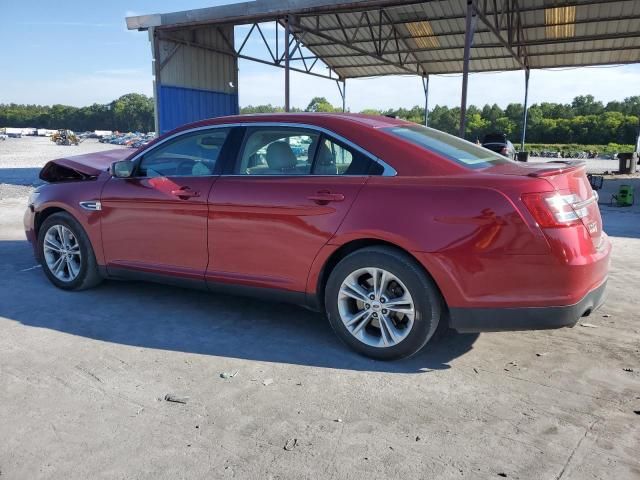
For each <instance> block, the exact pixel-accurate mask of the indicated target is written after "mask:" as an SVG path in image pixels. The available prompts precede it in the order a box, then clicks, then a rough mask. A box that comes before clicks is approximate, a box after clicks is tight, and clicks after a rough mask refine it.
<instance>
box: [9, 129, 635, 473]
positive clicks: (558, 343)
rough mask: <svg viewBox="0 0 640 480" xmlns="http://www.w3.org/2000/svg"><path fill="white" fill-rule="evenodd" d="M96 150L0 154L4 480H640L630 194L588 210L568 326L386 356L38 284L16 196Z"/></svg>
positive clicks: (210, 303)
mask: <svg viewBox="0 0 640 480" xmlns="http://www.w3.org/2000/svg"><path fill="white" fill-rule="evenodd" d="M94 147H95V148H96V149H97V148H104V146H102V145H100V144H97V143H95V142H91V143H88V142H87V143H83V144H82V145H81V146H80V147H56V146H54V145H53V144H51V142H48V143H47V141H40V140H38V139H20V140H13V139H12V140H8V141H6V142H3V143H0V405H1V408H0V438H1V439H2V441H0V477H1V478H3V479H4V478H8V479H37V478H51V479H59V478H66V479H72V478H78V479H84V478H96V477H102V478H150V479H151V478H152V479H158V478H167V479H173V478H254V479H269V478H271V479H303V478H308V479H324V478H335V479H343V478H349V479H360V478H362V479H375V478H406V479H409V478H411V479H413V478H438V479H460V478H472V479H476V478H477V479H490V478H496V479H499V478H511V479H527V480H529V479H556V480H557V479H576V480H578V479H580V480H582V479H586V478H589V479H620V480H621V479H638V478H640V460H639V459H638V451H639V450H640V316H639V315H638V310H637V306H638V295H639V293H638V292H640V202H639V203H637V204H636V205H635V206H634V207H631V208H627V209H622V208H615V207H608V206H604V205H603V206H602V210H603V215H604V220H605V229H606V230H607V231H608V232H609V234H610V235H611V236H612V241H613V244H614V253H613V265H612V271H611V278H610V283H609V289H608V292H609V297H608V301H607V303H606V304H605V305H604V307H603V308H602V309H601V310H600V311H598V312H597V313H594V314H593V315H592V316H591V317H589V318H585V319H583V321H582V324H579V325H578V326H576V327H575V328H572V329H560V330H551V331H540V332H517V333H491V334H482V335H469V334H467V335H461V334H456V333H453V332H451V333H448V334H446V335H445V336H444V338H442V339H441V340H440V341H439V342H438V343H436V344H433V345H431V346H429V347H428V348H426V349H425V350H424V351H423V352H421V353H420V354H419V355H417V356H416V357H414V358H412V359H409V360H406V361H401V362H393V363H384V362H376V361H372V360H368V359H365V358H362V357H359V356H357V355H355V354H354V353H352V352H351V351H349V350H347V349H346V348H345V347H344V346H343V345H342V344H341V343H340V342H339V341H338V340H337V338H336V337H335V336H334V335H333V333H332V332H331V329H330V327H329V325H328V324H327V322H326V321H325V320H324V319H323V318H322V317H321V316H319V315H317V314H314V313H311V312H308V311H306V310H303V309H301V308H298V307H295V306H290V305H282V304H270V303H266V302H263V301H257V300H247V299H242V298H235V297H229V296H225V295H214V294H207V293H203V292H196V291H187V290H180V289H177V288H174V287H164V286H159V285H150V284H141V283H118V282H107V283H105V284H103V285H102V286H101V287H100V288H97V289H95V290H91V291H86V292H80V293H69V292H62V291H60V290H57V289H55V288H54V287H53V286H52V285H51V284H50V283H49V282H48V281H47V280H46V279H45V277H44V275H43V273H42V271H41V270H40V269H39V268H38V267H37V266H35V262H34V260H33V255H32V252H31V250H30V247H29V246H28V244H27V242H26V241H25V239H24V234H23V231H22V224H21V220H22V214H23V212H24V208H25V205H26V198H27V195H28V193H29V190H30V188H29V187H28V186H27V187H25V186H24V185H30V184H31V183H32V182H34V181H35V178H36V176H37V169H38V168H39V167H41V166H42V164H43V163H44V162H45V161H46V160H47V159H50V158H54V157H57V156H62V155H69V154H71V153H81V152H86V151H89V150H91V149H92V148H94ZM106 148H112V146H108V147H106ZM25 169H28V170H29V171H25ZM16 170H18V171H16ZM623 181H625V182H626V181H630V182H634V183H635V186H636V191H638V190H640V184H639V181H638V180H637V179H626V180H623ZM616 182H618V183H619V182H620V180H615V181H614V180H607V182H606V184H605V190H603V191H602V192H601V202H604V203H606V202H608V199H609V198H610V195H611V193H612V192H613V191H615V190H617V183H616ZM223 373H225V374H230V375H223V376H226V377H229V378H222V377H221V374H223ZM232 375H233V376H232ZM167 394H173V395H174V396H175V397H178V399H179V400H183V401H184V402H186V403H175V402H170V401H167V400H165V396H166V395H167ZM634 412H635V413H634Z"/></svg>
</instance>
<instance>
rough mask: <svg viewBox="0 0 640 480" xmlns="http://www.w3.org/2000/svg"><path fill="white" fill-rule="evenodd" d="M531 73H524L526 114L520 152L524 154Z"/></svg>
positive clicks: (523, 116) (523, 121)
mask: <svg viewBox="0 0 640 480" xmlns="http://www.w3.org/2000/svg"><path fill="white" fill-rule="evenodd" d="M529 73H530V70H529V69H528V68H527V69H526V70H525V71H524V112H523V113H522V141H521V142H520V151H521V152H524V142H525V139H526V137H527V113H528V110H529Z"/></svg>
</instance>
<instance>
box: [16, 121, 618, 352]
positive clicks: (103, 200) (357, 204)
mask: <svg viewBox="0 0 640 480" xmlns="http://www.w3.org/2000/svg"><path fill="white" fill-rule="evenodd" d="M40 177H41V178H42V179H43V180H45V181H46V182H47V183H46V184H45V185H43V186H41V187H40V188H38V189H37V190H36V191H35V193H34V194H33V195H32V198H31V199H30V202H29V208H28V210H27V212H26V215H25V228H26V233H27V238H28V239H29V240H30V242H31V243H32V244H33V247H34V250H35V254H36V256H37V258H38V259H39V260H40V261H41V263H42V265H43V267H44V268H43V269H44V272H45V274H46V275H47V277H48V278H49V279H50V280H51V282H52V283H53V284H54V285H56V286H57V287H60V288H62V289H67V290H81V289H85V288H89V287H94V286H96V285H98V284H99V283H100V282H101V281H102V280H103V279H105V278H113V279H146V280H151V281H158V282H163V283H171V284H179V285H190V286H196V287H201V288H206V289H210V290H212V291H218V292H224V293H233V294H235V293H238V294H242V293H245V294H252V295H263V296H265V297H267V298H270V299H275V300H286V301H291V302H295V303H299V304H303V305H305V306H308V307H311V308H315V309H318V310H321V311H324V312H325V313H326V315H327V317H328V319H329V322H330V323H331V326H332V327H333V329H334V330H335V332H336V333H337V334H338V336H339V337H340V338H341V339H342V340H343V341H344V342H345V343H347V344H348V345H349V346H351V347H352V348H353V349H355V350H356V351H358V352H360V353H362V354H365V355H368V356H371V357H375V358H380V359H393V358H400V357H406V356H409V355H412V354H414V353H416V352H417V351H418V350H420V349H421V348H422V347H423V346H424V345H425V344H426V343H427V342H428V341H429V339H430V338H431V337H432V336H433V334H434V332H435V331H436V328H437V327H438V324H439V323H441V322H448V325H449V326H450V327H452V328H455V329H457V330H459V331H496V330H523V329H541V328H554V327H561V326H571V325H574V324H575V323H576V322H577V320H578V319H579V318H580V317H581V316H584V315H588V314H589V313H591V312H592V311H593V310H594V309H596V308H598V307H599V306H600V304H601V303H602V302H603V299H604V290H605V285H606V281H607V272H608V269H609V254H610V250H611V245H610V242H609V241H608V238H607V236H606V234H605V233H604V232H603V231H602V220H601V217H600V211H599V209H598V203H597V195H596V194H595V193H594V192H593V191H592V189H591V187H590V186H589V182H588V180H587V178H586V175H585V166H584V164H583V163H580V162H563V163H546V164H526V163H516V162H513V161H511V160H509V159H506V158H505V157H503V156H500V155H497V154H495V153H493V152H491V151H489V150H487V149H484V148H481V147H478V146H476V145H474V144H472V143H469V142H466V141H464V140H461V139H459V138H456V137H453V136H451V135H447V134H445V133H442V132H439V131H437V130H433V129H429V128H425V127H422V126H419V125H415V124H412V123H409V122H405V121H401V120H395V119H389V118H385V117H370V116H362V115H329V114H289V115H256V116H238V117H227V118H218V119H214V120H207V121H203V122H199V123H195V124H191V125H187V126H184V127H182V128H180V129H178V130H175V131H173V132H170V133H168V134H166V135H164V136H162V137H160V138H159V139H157V140H156V141H154V142H152V143H151V144H149V145H148V146H146V147H144V148H143V149H141V150H138V151H136V152H134V153H133V154H131V153H130V150H114V151H109V152H102V153H95V154H89V155H82V156H77V157H70V158H65V159H59V160H54V161H52V162H49V163H48V164H47V165H46V166H45V167H44V168H43V170H42V172H41V173H40Z"/></svg>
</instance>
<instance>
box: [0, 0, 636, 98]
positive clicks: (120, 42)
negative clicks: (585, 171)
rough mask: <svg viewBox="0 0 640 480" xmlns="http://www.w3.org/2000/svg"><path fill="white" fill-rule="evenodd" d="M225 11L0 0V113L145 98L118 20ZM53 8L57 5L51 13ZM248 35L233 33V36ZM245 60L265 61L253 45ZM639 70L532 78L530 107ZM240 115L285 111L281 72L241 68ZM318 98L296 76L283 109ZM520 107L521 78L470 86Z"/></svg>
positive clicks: (611, 88)
mask: <svg viewBox="0 0 640 480" xmlns="http://www.w3.org/2000/svg"><path fill="white" fill-rule="evenodd" d="M223 3H233V2H231V1H220V0H218V1H216V0H209V1H204V0H183V1H181V2H177V1H168V0H154V1H152V0H127V1H122V0H110V1H107V2H87V1H86V0H83V1H79V0H67V1H65V2H51V1H49V0H47V1H44V0H35V1H31V2H23V1H17V0H0V103H11V102H13V103H29V104H46V105H50V104H54V103H61V104H66V105H75V106H85V105H90V104H92V103H108V102H110V101H111V100H114V99H115V98H117V97H119V96H120V95H123V94H125V93H130V92H139V93H144V94H147V95H151V94H152V74H151V48H150V45H149V41H148V36H147V33H146V32H138V31H128V30H127V29H126V26H125V17H126V16H131V15H140V14H149V13H162V12H172V11H177V10H184V9H190V8H201V7H207V6H213V5H218V4H223ZM58 5H64V7H63V8H59V7H58ZM243 32H246V29H243V28H241V27H239V28H238V29H237V30H236V36H241V35H242V33H243ZM247 49H248V50H247V53H249V54H253V55H256V56H261V57H263V58H264V56H265V55H266V51H263V50H262V49H261V45H260V42H259V40H258V39H257V38H252V39H251V40H250V41H249V42H248V44H247ZM639 85H640V65H630V66H616V67H598V68H579V69H564V70H534V71H532V72H531V79H530V90H529V95H530V97H529V98H530V104H532V103H539V102H543V101H547V102H562V103H569V102H570V101H571V100H572V99H573V98H574V97H575V96H576V95H587V94H591V95H593V96H594V97H596V99H598V100H601V101H603V102H605V103H606V102H608V101H611V100H622V99H624V98H625V97H629V96H632V95H638V94H640V88H638V86H639ZM460 91H461V77H460V76H459V75H456V76H432V77H431V81H430V93H429V104H430V107H432V106H435V105H447V106H450V107H452V106H456V105H458V104H459V102H460ZM239 92H240V105H241V106H246V105H257V104H267V103H271V104H273V105H283V104H284V72H283V70H282V69H279V68H276V67H270V66H267V65H261V64H257V63H255V62H248V61H244V60H241V61H240V63H239ZM315 96H324V97H326V98H327V99H328V100H329V101H330V102H332V103H333V104H334V105H340V104H341V99H340V95H339V92H338V88H337V86H336V84H335V82H332V81H329V80H324V79H320V78H315V77H311V76H308V75H304V74H297V73H293V74H292V77H291V103H292V105H293V106H296V107H301V108H304V107H306V106H307V105H308V103H309V102H310V100H311V98H313V97H315ZM523 98H524V73H523V72H521V71H519V72H503V73H478V74H473V75H471V76H470V80H469V94H468V102H469V104H475V105H480V106H482V105H485V104H493V103H497V104H498V105H500V106H502V107H504V106H506V105H507V104H509V103H512V102H520V103H521V102H522V101H523ZM423 103H424V93H423V89H422V83H421V81H420V79H419V78H417V77H410V76H406V77H404V76H399V77H383V78H376V79H361V80H358V79H354V80H348V81H347V108H348V109H349V110H351V111H360V110H363V109H365V108H376V109H387V108H396V107H407V108H411V107H412V106H414V105H422V104H423Z"/></svg>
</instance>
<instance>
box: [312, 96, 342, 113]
mask: <svg viewBox="0 0 640 480" xmlns="http://www.w3.org/2000/svg"><path fill="white" fill-rule="evenodd" d="M335 111H336V108H335V107H334V106H333V105H331V104H330V103H329V101H328V100H327V99H326V98H324V97H314V98H313V99H312V100H311V102H309V105H308V106H307V108H306V109H305V112H335Z"/></svg>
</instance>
